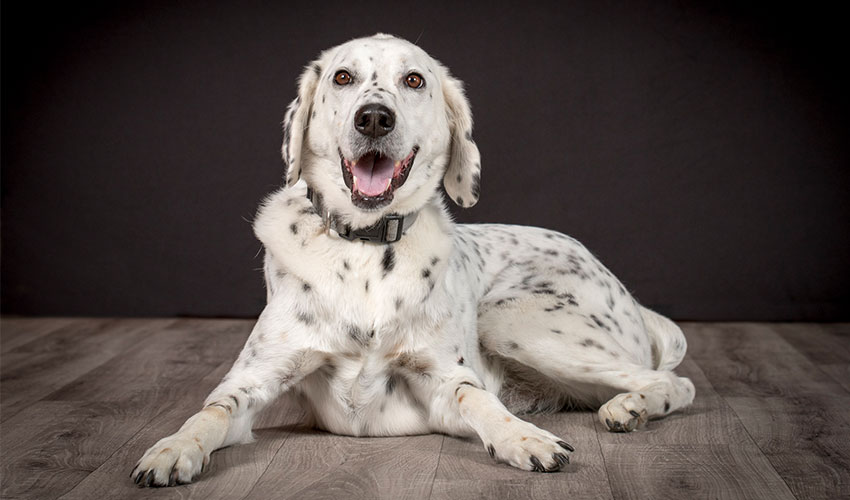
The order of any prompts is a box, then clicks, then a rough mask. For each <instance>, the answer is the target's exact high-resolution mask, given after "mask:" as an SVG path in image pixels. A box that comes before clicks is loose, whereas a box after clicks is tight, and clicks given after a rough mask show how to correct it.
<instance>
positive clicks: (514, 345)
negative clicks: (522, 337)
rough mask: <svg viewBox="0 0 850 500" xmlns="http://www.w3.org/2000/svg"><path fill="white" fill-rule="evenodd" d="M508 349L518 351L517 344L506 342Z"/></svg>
mask: <svg viewBox="0 0 850 500" xmlns="http://www.w3.org/2000/svg"><path fill="white" fill-rule="evenodd" d="M508 349H510V350H512V351H516V350H517V349H519V344H517V343H516V342H508Z"/></svg>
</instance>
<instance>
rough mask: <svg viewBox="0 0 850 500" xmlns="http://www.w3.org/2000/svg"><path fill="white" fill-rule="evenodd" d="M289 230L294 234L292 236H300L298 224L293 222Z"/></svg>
mask: <svg viewBox="0 0 850 500" xmlns="http://www.w3.org/2000/svg"><path fill="white" fill-rule="evenodd" d="M289 230H290V231H291V232H292V234H298V224H296V223H294V222H293V223H292V224H290V225H289Z"/></svg>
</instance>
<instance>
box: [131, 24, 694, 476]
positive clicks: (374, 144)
mask: <svg viewBox="0 0 850 500" xmlns="http://www.w3.org/2000/svg"><path fill="white" fill-rule="evenodd" d="M283 135H284V141H283V147H282V156H283V160H284V164H285V166H286V169H287V170H286V178H285V186H284V187H283V188H282V189H281V190H279V191H277V192H275V193H273V194H272V195H270V196H269V197H268V198H267V199H266V200H265V201H264V203H263V204H262V205H261V207H260V209H259V211H258V214H257V216H256V219H255V222H254V230H255V234H256V236H257V237H258V238H259V240H260V241H261V242H262V243H263V245H264V248H265V261H264V275H265V283H266V290H267V305H266V307H265V309H264V310H263V312H262V313H261V314H260V316H259V318H258V320H257V323H256V325H255V326H254V328H253V331H252V332H251V334H250V337H249V338H248V340H247V343H246V344H245V347H244V348H243V349H242V351H241V353H240V354H239V356H238V358H237V360H236V361H235V363H234V365H233V367H232V369H231V370H230V372H229V373H228V374H227V375H226V376H225V377H224V379H223V380H222V382H221V383H220V385H219V386H218V387H216V388H215V389H214V390H213V391H212V393H211V394H210V395H209V397H208V398H207V399H206V401H205V403H204V406H203V409H202V410H201V411H199V412H198V413H196V414H195V415H194V416H192V417H191V418H189V419H188V420H187V421H186V423H185V424H184V425H183V426H182V427H181V428H180V429H179V430H178V431H177V432H176V433H175V434H173V435H171V436H168V437H165V438H163V439H161V440H160V441H158V442H157V443H156V444H154V445H153V446H152V447H151V448H150V449H148V450H147V452H146V453H145V454H144V456H143V457H142V458H141V460H140V461H139V462H138V463H137V464H136V466H135V467H134V468H133V470H132V473H131V478H132V479H133V480H134V481H135V482H136V483H137V484H139V485H142V486H172V485H175V484H183V483H189V482H191V481H192V480H193V479H194V478H195V477H196V476H197V475H198V474H200V473H201V472H202V471H203V470H204V469H205V467H206V466H207V464H208V463H209V460H210V454H211V453H212V452H213V451H214V450H216V449H219V448H222V447H225V446H229V445H233V444H237V443H245V442H249V441H251V439H252V434H251V426H252V422H253V419H254V416H255V415H256V414H257V412H259V411H260V410H261V409H263V407H265V406H266V405H268V403H269V402H271V401H272V400H274V399H275V398H276V397H278V396H279V395H281V394H283V393H287V394H289V395H293V396H295V397H296V398H298V400H299V401H300V404H301V405H302V406H303V408H304V409H305V410H306V412H307V413H308V414H309V415H310V417H311V420H312V422H311V423H312V425H314V426H315V427H317V428H319V429H324V430H327V431H330V432H332V433H337V434H343V435H351V436H398V435H411V434H426V433H435V432H436V433H444V434H449V435H453V436H477V437H478V438H479V439H480V440H481V442H482V443H483V445H484V447H485V449H486V450H487V451H488V453H489V454H490V456H491V457H493V458H494V459H496V460H497V461H501V462H504V463H507V464H510V465H512V466H514V467H518V468H520V469H524V470H529V471H538V472H552V471H558V470H560V469H562V468H563V467H565V466H566V465H567V464H568V463H569V457H570V454H571V453H572V452H573V451H574V449H573V447H572V446H571V445H570V444H568V443H567V442H566V441H565V440H564V439H562V438H561V437H559V436H556V435H554V434H552V433H550V432H548V431H546V430H543V429H540V428H538V427H536V426H535V425H533V424H531V423H529V422H526V421H524V420H521V419H520V418H518V417H517V416H516V414H522V413H528V412H555V411H560V410H563V409H569V408H592V409H598V416H599V420H600V421H601V422H602V424H603V425H604V426H605V427H606V428H607V429H608V430H610V431H614V432H629V431H633V430H635V429H636V428H638V427H640V426H642V425H643V424H645V423H646V422H647V421H648V420H650V419H654V418H659V417H663V416H665V415H667V414H669V413H671V412H674V411H676V410H678V409H681V408H683V407H686V406H687V405H689V404H690V403H691V402H692V401H693V398H694V394H695V391H694V385H693V384H692V383H691V381H690V380H688V379H687V378H684V377H678V376H676V375H675V374H674V373H673V372H672V369H673V368H674V367H676V366H677V365H678V364H679V362H680V361H681V360H682V358H683V356H684V354H685V350H686V342H685V337H684V335H683V334H682V331H681V330H680V329H679V328H678V327H677V326H676V325H675V324H674V323H673V322H672V321H670V320H669V319H667V318H665V317H663V316H661V315H659V314H656V313H654V312H652V311H650V310H649V309H646V308H644V307H642V306H640V305H639V304H638V303H637V302H636V301H635V299H634V298H633V297H632V296H631V295H630V294H629V292H628V291H627V290H626V288H625V287H624V286H623V285H622V283H620V282H619V281H618V280H617V278H615V277H614V276H613V275H612V274H611V272H610V271H608V269H606V268H605V266H603V265H602V264H601V263H600V262H599V261H598V260H597V259H596V258H595V257H594V256H593V255H591V253H590V252H589V251H588V250H587V249H585V247H584V246H582V245H581V244H580V243H579V242H577V241H576V240H574V239H572V238H570V237H568V236H565V235H563V234H560V233H557V232H554V231H549V230H545V229H538V228H533V227H524V226H509V225H499V224H480V225H479V224H471V225H461V224H454V223H453V222H452V220H451V217H450V216H449V215H448V212H447V210H446V206H445V202H444V194H443V189H444V190H445V194H447V195H448V197H449V198H450V199H451V200H452V201H453V202H454V203H456V204H458V205H459V206H461V207H470V206H472V205H474V204H475V203H476V202H477V200H478V197H479V182H480V172H481V161H480V155H479V151H478V148H477V146H476V144H475V142H474V140H473V138H472V115H471V113H470V106H469V104H468V102H467V99H466V97H465V95H464V91H463V88H462V84H461V82H460V81H459V80H457V79H455V78H454V77H453V76H451V75H450V73H449V72H448V70H447V69H446V68H445V67H444V66H443V65H442V64H440V63H439V62H438V61H436V60H435V59H432V58H431V57H430V56H429V55H428V54H426V53H425V51H423V50H422V49H420V48H419V47H417V46H416V45H414V44H411V43H410V42H407V41H405V40H402V39H399V38H396V37H393V36H390V35H384V34H377V35H375V36H372V37H369V38H361V39H356V40H352V41H349V42H347V43H344V44H342V45H339V46H337V47H334V48H332V49H329V50H327V51H325V52H323V53H321V54H320V56H319V58H318V59H316V60H315V61H314V62H313V63H311V64H309V65H308V66H307V67H306V68H305V70H304V72H303V74H302V75H301V77H300V79H299V84H298V95H297V97H296V98H295V100H294V101H292V103H291V104H290V105H289V107H288V109H287V111H286V114H285V119H284V131H283Z"/></svg>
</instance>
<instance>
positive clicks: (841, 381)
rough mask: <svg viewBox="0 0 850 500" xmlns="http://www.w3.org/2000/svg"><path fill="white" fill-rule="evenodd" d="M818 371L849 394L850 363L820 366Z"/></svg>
mask: <svg viewBox="0 0 850 500" xmlns="http://www.w3.org/2000/svg"><path fill="white" fill-rule="evenodd" d="M820 369H821V370H822V371H823V372H824V373H826V374H827V375H828V376H829V377H830V378H831V379H832V380H834V381H835V383H836V384H838V385H840V386H841V387H843V388H844V390H845V391H847V392H848V393H850V363H839V364H834V365H820Z"/></svg>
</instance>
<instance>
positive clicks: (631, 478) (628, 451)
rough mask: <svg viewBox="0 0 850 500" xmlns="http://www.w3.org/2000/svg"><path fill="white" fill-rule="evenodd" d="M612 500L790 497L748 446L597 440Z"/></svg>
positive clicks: (777, 499)
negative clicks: (630, 442)
mask: <svg viewBox="0 0 850 500" xmlns="http://www.w3.org/2000/svg"><path fill="white" fill-rule="evenodd" d="M602 452H603V454H604V455H605V465H606V467H607V469H608V474H609V476H610V477H611V487H612V489H613V490H614V496H615V498H617V499H636V500H645V499H647V498H652V499H654V500H662V499H668V498H669V499H672V500H681V499H683V498H711V499H761V498H764V499H770V500H781V499H793V498H794V495H792V494H791V492H790V491H789V490H788V487H787V486H786V484H785V483H784V482H783V481H782V478H780V477H779V475H778V474H777V473H776V471H775V470H773V467H772V466H771V464H770V462H768V460H767V458H766V457H765V456H764V455H763V454H762V453H761V451H760V450H759V449H758V448H757V447H755V446H753V445H728V444H718V445H705V444H700V445H628V444H626V445H624V444H603V445H602Z"/></svg>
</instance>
